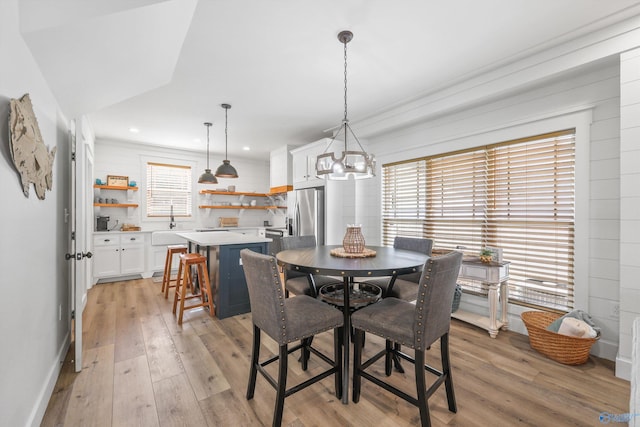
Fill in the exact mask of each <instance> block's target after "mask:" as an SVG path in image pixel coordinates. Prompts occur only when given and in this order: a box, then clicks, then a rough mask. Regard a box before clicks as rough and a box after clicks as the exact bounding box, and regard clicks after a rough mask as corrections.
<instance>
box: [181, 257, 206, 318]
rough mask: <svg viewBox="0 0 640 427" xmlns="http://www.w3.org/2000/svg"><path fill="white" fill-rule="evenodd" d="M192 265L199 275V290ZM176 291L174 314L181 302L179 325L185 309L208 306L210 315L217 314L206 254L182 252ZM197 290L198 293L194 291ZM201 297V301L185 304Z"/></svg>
mask: <svg viewBox="0 0 640 427" xmlns="http://www.w3.org/2000/svg"><path fill="white" fill-rule="evenodd" d="M192 267H196V268H195V269H196V271H197V275H198V284H199V285H200V286H199V288H200V289H199V290H196V289H195V287H194V286H193V285H194V283H193V276H192V272H191V270H192ZM175 288H176V292H175V296H174V298H173V314H176V310H177V308H178V302H180V310H179V312H178V325H182V315H183V313H184V311H185V310H190V309H192V308H198V307H208V308H209V315H210V316H213V315H214V314H215V312H214V308H213V296H212V292H211V282H210V281H209V271H208V269H207V258H206V257H205V256H204V255H201V254H197V253H193V254H181V255H180V265H179V267H178V277H176V286H175ZM187 288H189V289H190V290H191V294H190V295H187ZM193 292H196V293H193ZM194 298H199V299H200V302H199V303H196V304H192V305H188V306H185V301H187V300H190V299H194Z"/></svg>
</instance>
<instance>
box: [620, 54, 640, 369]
mask: <svg viewBox="0 0 640 427" xmlns="http://www.w3.org/2000/svg"><path fill="white" fill-rule="evenodd" d="M620 69H621V78H620V95H621V102H620V116H621V117H620V122H621V126H620V128H621V138H620V179H619V192H620V246H619V249H620V265H619V274H620V352H619V354H618V363H617V364H616V373H617V374H618V375H619V376H627V377H628V376H629V365H630V364H631V353H632V344H633V332H632V328H633V323H634V321H635V319H637V318H638V317H640V256H638V254H640V186H638V183H640V49H635V50H632V51H629V52H625V53H623V54H622V55H621V57H620ZM615 267H617V266H615ZM635 363H636V364H638V363H640V361H637V360H636V362H635ZM636 380H638V379H636Z"/></svg>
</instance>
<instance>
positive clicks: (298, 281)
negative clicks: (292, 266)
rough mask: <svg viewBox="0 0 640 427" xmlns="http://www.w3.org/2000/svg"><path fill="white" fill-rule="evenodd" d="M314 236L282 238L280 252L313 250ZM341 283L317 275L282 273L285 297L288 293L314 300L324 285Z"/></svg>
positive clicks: (288, 271)
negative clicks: (307, 296)
mask: <svg viewBox="0 0 640 427" xmlns="http://www.w3.org/2000/svg"><path fill="white" fill-rule="evenodd" d="M315 246H316V236H284V237H283V238H282V250H283V251H286V250H290V249H302V248H314V247H315ZM337 283H342V280H341V279H336V278H333V277H331V276H322V275H318V274H306V273H300V272H297V271H292V270H285V271H284V289H285V292H286V294H285V296H287V297H288V296H289V292H291V293H293V294H294V295H309V296H311V297H314V298H316V297H317V296H318V292H319V291H320V288H321V287H322V286H324V285H329V284H337Z"/></svg>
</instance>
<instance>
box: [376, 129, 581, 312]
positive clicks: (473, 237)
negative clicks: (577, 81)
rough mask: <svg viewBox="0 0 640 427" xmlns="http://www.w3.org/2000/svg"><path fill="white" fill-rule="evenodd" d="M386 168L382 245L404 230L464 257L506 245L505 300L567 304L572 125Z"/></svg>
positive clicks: (476, 288) (476, 287) (471, 287)
mask: <svg viewBox="0 0 640 427" xmlns="http://www.w3.org/2000/svg"><path fill="white" fill-rule="evenodd" d="M382 175H383V176H382V183H383V184H382V186H383V202H382V203H383V206H382V222H383V244H385V245H391V244H392V242H393V239H394V237H395V236H396V235H401V236H402V235H404V236H416V237H428V238H431V239H434V247H436V248H440V249H456V248H457V247H461V248H463V249H462V250H463V251H465V252H466V253H469V254H478V252H479V251H480V249H481V248H483V247H485V246H490V247H498V248H502V249H503V251H504V252H503V257H504V259H505V260H508V261H511V265H510V280H509V300H510V302H512V303H516V304H522V305H527V306H535V307H543V308H547V309H554V310H564V311H566V310H570V309H572V308H573V304H574V297H573V287H574V232H575V129H570V130H565V131H559V132H553V133H548V134H544V135H538V136H534V137H528V138H522V139H518V140H515V141H508V142H503V143H498V144H493V145H488V146H483V147H477V148H473V149H470V150H464V151H457V152H453V153H445V154H441V155H437V156H430V157H424V158H420V159H413V160H409V161H405V162H398V163H393V164H388V165H383V168H382ZM464 288H465V289H466V290H467V292H474V293H479V294H483V293H486V287H485V286H484V285H483V284H481V283H473V282H470V283H465V284H464Z"/></svg>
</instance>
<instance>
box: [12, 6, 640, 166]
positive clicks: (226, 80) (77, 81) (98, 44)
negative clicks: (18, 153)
mask: <svg viewBox="0 0 640 427" xmlns="http://www.w3.org/2000/svg"><path fill="white" fill-rule="evenodd" d="M639 3H640V2H639V1H631V0H607V1H603V0H537V1H531V0H483V1H477V0H449V1H435V0H398V1H393V2H391V1H388V0H322V1H317V0H233V1H231V0H228V1H222V0H165V1H160V0H57V1H56V2H43V1H41V0H20V25H21V31H22V34H23V37H24V39H25V42H26V43H27V45H28V46H29V48H30V49H31V51H32V53H33V55H34V58H35V60H36V61H37V63H38V65H39V67H40V69H41V70H42V73H43V75H44V76H45V79H46V80H47V82H48V84H49V86H50V87H51V88H52V91H53V92H54V95H55V96H56V98H57V99H58V102H59V103H60V106H61V108H62V109H63V111H64V113H65V114H66V115H67V116H68V117H69V118H73V117H78V116H80V115H83V114H84V115H87V116H88V117H89V120H90V122H91V124H92V126H93V128H94V130H95V134H96V137H97V138H98V139H110V140H111V139H115V140H123V141H135V142H140V143H145V144H151V145H156V146H167V147H172V148H181V149H185V150H198V151H204V150H206V128H205V126H204V125H203V122H206V121H211V122H213V127H212V129H211V152H212V155H211V157H212V159H215V158H216V157H219V156H221V155H222V154H223V153H224V141H225V134H224V121H225V118H224V110H223V109H222V108H221V107H220V104H222V103H229V104H231V105H232V108H231V109H230V110H229V112H228V114H229V117H228V143H229V158H231V159H233V158H236V157H247V158H248V157H253V158H261V159H268V153H269V151H270V150H272V149H274V148H277V147H280V146H282V145H284V144H293V145H301V144H305V143H308V142H312V141H315V140H317V139H320V138H322V137H326V136H330V132H327V131H328V130H330V129H331V128H334V127H336V126H337V125H339V124H340V121H341V120H342V116H343V114H344V112H343V102H344V100H343V95H344V93H343V85H344V82H343V78H344V76H343V72H344V58H343V46H342V44H341V43H340V42H339V41H338V40H337V34H338V32H340V31H341V30H344V29H349V30H351V31H353V33H354V38H353V41H352V42H351V43H349V44H348V97H349V98H348V106H349V118H350V119H351V121H352V122H356V123H357V120H358V119H362V118H365V117H370V116H372V115H375V114H376V113H380V112H383V111H385V110H388V109H389V108H392V107H394V106H398V105H401V104H402V103H406V102H409V101H411V100H415V99H417V98H419V97H422V96H426V95H428V94H429V93H432V92H434V91H436V90H439V89H443V88H445V87H447V86H450V85H452V84H454V83H457V82H460V81H462V80H464V79H466V78H469V77H472V76H474V75H478V74H479V73H482V72H486V71H489V70H491V69H494V68H497V67H500V66H503V65H505V64H508V63H510V62H513V61H516V60H518V59H521V58H523V57H526V56H528V55H531V54H534V53H536V52H539V51H541V50H543V49H545V48H549V47H551V46H554V45H556V44H559V43H562V42H566V41H568V40H570V39H572V38H575V37H578V36H582V35H585V34H587V33H589V32H592V31H595V30H597V29H599V28H602V27H605V26H607V25H611V24H613V23H615V22H618V21H621V20H624V19H627V18H629V17H631V16H635V15H638V14H640V6H639ZM130 128H137V129H138V130H139V131H138V132H137V133H132V132H130ZM243 147H249V148H250V151H243Z"/></svg>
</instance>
